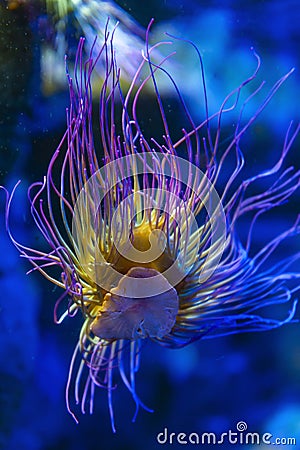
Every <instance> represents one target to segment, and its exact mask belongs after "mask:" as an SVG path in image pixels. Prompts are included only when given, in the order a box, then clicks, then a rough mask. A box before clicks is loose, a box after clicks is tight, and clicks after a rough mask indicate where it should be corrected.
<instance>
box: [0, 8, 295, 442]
mask: <svg viewBox="0 0 300 450" xmlns="http://www.w3.org/2000/svg"><path fill="white" fill-rule="evenodd" d="M98 3H99V4H101V1H100V0H99V2H98ZM103 3H107V2H103ZM116 4H117V5H119V6H120V7H121V8H123V9H124V11H127V12H128V13H129V14H130V15H131V16H132V17H133V18H134V19H135V20H137V21H138V22H139V23H140V24H141V25H142V26H144V27H145V26H147V24H148V22H149V20H150V19H151V18H152V17H154V18H155V27H156V28H155V29H154V31H153V32H154V33H157V35H158V36H162V33H163V32H164V31H168V32H170V33H171V34H175V35H176V36H178V37H182V38H186V39H189V40H191V41H192V42H194V43H195V44H196V45H197V46H198V47H199V50H200V51H201V53H202V55H203V60H204V66H205V71H206V78H207V84H208V97H209V103H210V107H211V109H212V110H217V108H218V107H219V106H220V104H221V102H222V101H223V99H224V97H225V95H226V94H227V93H228V92H230V91H231V90H232V89H233V88H235V87H236V86H237V84H238V83H239V82H241V80H242V79H243V78H244V77H243V74H248V73H249V72H251V70H253V67H254V61H253V56H252V53H251V50H250V48H251V47H252V46H253V47H254V48H255V50H256V51H257V52H258V54H259V55H260V56H261V58H262V69H261V72H262V74H261V76H262V78H263V79H266V81H267V83H269V84H270V86H271V84H272V83H274V82H275V81H276V80H277V79H278V78H280V77H281V76H282V75H283V74H284V73H286V72H287V71H288V70H290V68H291V67H294V66H295V67H296V71H295V73H294V74H293V75H292V77H291V78H290V79H289V80H288V81H287V82H286V83H285V84H284V86H283V87H282V88H281V90H280V92H278V93H277V94H276V97H275V98H274V99H273V100H272V103H271V105H270V106H269V107H268V108H267V109H266V110H265V111H264V112H263V114H262V115H261V116H260V117H259V118H258V119H257V121H256V123H255V125H254V127H253V128H251V130H249V131H248V132H247V136H246V139H245V140H244V143H243V149H244V151H245V154H246V156H248V155H250V156H248V159H250V160H251V161H253V167H255V168H256V167H269V166H270V165H272V163H274V162H275V161H276V160H277V159H276V158H277V157H278V154H279V152H280V150H281V148H282V142H283V139H284V135H285V132H286V129H287V127H288V124H289V122H290V120H292V119H295V121H297V120H299V116H300V109H299V98H300V28H299V23H300V7H299V4H298V2H297V1H296V0H294V1H283V0H282V1H279V0H269V1H247V2H238V1H224V2H222V7H220V2H217V1H210V2H208V1H206V2H205V1H200V0H192V1H179V0H172V1H171V0H164V1H163V0H149V1H147V2H143V1H134V0H127V1H121V0H120V1H118V2H116ZM51 14H52V13H51V10H48V12H47V11H46V9H45V6H44V5H43V4H42V3H40V2H34V1H32V2H30V1H28V2H26V1H23V2H22V1H17V0H16V1H7V2H1V4H0V86H1V89H0V185H1V184H3V185H5V186H6V187H7V188H8V189H10V190H11V189H12V187H13V186H14V185H15V183H16V182H17V181H18V180H19V179H22V183H21V185H20V186H19V188H18V190H17V192H16V196H15V199H14V205H13V207H12V217H11V223H12V224H13V226H12V228H13V230H14V235H15V236H16V237H17V238H18V240H19V241H21V242H29V243H31V244H32V245H33V246H34V245H36V243H37V242H39V241H42V238H41V237H40V235H39V234H38V232H37V231H36V230H35V228H34V226H33V223H32V220H31V218H30V213H29V210H28V206H27V203H26V195H27V194H26V190H27V187H28V185H29V184H30V183H32V182H34V181H36V180H41V179H42V177H43V176H44V174H45V172H46V170H47V166H48V163H49V159H50V157H51V155H52V153H53V152H54V150H55V148H56V147H57V145H58V143H59V141H60V139H61V137H62V135H63V133H64V131H65V126H66V125H65V120H66V119H65V109H66V107H67V106H68V101H69V100H68V92H67V87H66V84H64V81H63V75H62V77H61V78H60V77H59V73H62V74H63V72H64V61H63V54H62V55H61V57H62V66H61V67H60V66H56V65H55V69H56V72H57V73H56V75H57V78H51V77H50V74H48V79H47V67H49V66H47V64H45V60H46V59H47V58H48V51H49V48H50V47H51V45H52V44H53V43H54V42H55V34H56V32H57V29H56V27H55V20H56V19H55V17H54V18H52V17H49V16H48V15H51ZM53 14H54V13H53ZM70 15H71V16H72V12H71V13H70ZM65 33H66V35H67V37H66V41H67V42H68V52H69V54H70V55H71V57H72V54H73V56H74V52H75V50H76V45H77V41H78V37H79V36H80V31H78V27H77V28H76V27H74V26H72V21H71V19H70V24H69V25H68V26H67V27H66V29H65ZM53 48H55V49H56V50H57V46H56V47H55V45H53ZM74 49H75V50H74ZM177 60H178V61H179V66H178V83H179V85H180V88H181V92H182V94H183V96H184V97H185V98H186V100H187V102H188V104H189V107H190V109H191V111H192V114H193V116H194V118H195V121H196V122H197V121H200V120H201V117H202V118H203V110H201V104H198V103H197V100H196V97H197V96H196V95H195V92H196V86H197V84H196V83H197V82H196V81H195V80H193V76H194V73H195V71H194V70H193V68H194V66H193V64H194V63H193V60H192V59H191V56H190V53H189V52H186V50H184V49H182V48H181V47H179V49H178V53H177ZM49 64H50V66H51V63H49ZM48 70H49V71H50V70H51V69H50V67H49V69H48ZM50 78H51V79H50ZM165 95H166V98H168V96H170V93H169V92H166V93H165ZM169 101H170V104H171V105H172V97H171V96H170V98H169ZM149 105H150V106H149ZM149 105H146V104H145V109H147V108H150V107H151V99H149ZM174 105H175V104H174ZM202 106H203V105H202ZM174 120H178V121H180V115H179V114H178V115H176V111H175V113H174ZM224 126H225V127H228V133H230V130H231V124H230V123H225V124H224ZM153 134H154V135H155V130H154V131H153ZM253 143H255V145H254V144H253ZM288 159H289V162H290V163H292V162H293V164H294V165H295V166H296V167H299V137H298V140H297V141H296V143H295V145H294V148H293V150H292V151H291V154H290V155H289V157H288ZM249 170H250V172H251V167H250V169H249ZM224 176H226V175H225V174H224ZM0 207H1V212H3V211H4V208H5V196H4V194H3V193H2V192H1V193H0ZM298 212H299V194H298V197H297V198H294V199H293V200H292V201H291V202H290V203H289V204H288V205H285V208H284V215H283V214H282V210H281V209H280V208H279V210H278V211H277V213H276V214H273V216H272V218H271V219H270V218H269V220H268V221H265V222H261V225H260V226H261V228H260V230H259V232H258V233H257V236H255V239H256V241H257V245H258V246H259V243H260V240H261V239H263V237H264V236H266V235H268V233H270V230H273V231H274V230H277V229H278V230H279V232H280V230H282V229H284V228H285V227H286V226H290V225H291V223H293V220H294V218H295V216H296V215H297V213H298ZM295 245H298V247H299V248H300V241H299V238H298V241H297V240H293V246H295ZM0 247H1V258H0V288H1V290H0V448H3V449H7V450H16V449H22V450H39V449H41V450H58V449H61V450H68V449H70V450H77V449H78V450H79V449H86V450H92V449H93V450H97V449H99V450H102V449H116V450H127V449H128V450H137V449H144V450H148V449H149V450H150V449H154V448H160V447H165V446H167V447H169V448H182V445H180V444H179V443H173V444H170V443H169V444H167V443H166V444H159V443H158V442H157V435H158V433H161V432H163V430H164V429H165V428H167V429H168V433H169V434H170V433H172V432H175V433H177V434H178V433H179V432H185V433H191V432H196V433H199V434H201V433H204V432H214V433H216V434H217V435H221V433H223V432H227V431H228V430H229V429H231V430H234V431H235V430H236V424H237V423H238V422H241V421H244V422H245V423H246V424H247V426H248V430H249V431H253V432H258V433H261V434H263V433H267V432H268V433H272V434H273V436H276V437H285V438H289V437H293V438H296V440H297V443H298V444H297V445H296V446H287V445H278V446H276V448H300V330H299V323H296V322H295V323H292V324H289V325H286V326H284V327H282V328H279V329H276V330H273V331H268V332H264V333H251V334H250V333H247V334H246V333H245V334H239V335H235V336H226V337H222V338H217V339H212V340H203V341H199V342H196V343H195V344H193V345H190V346H188V347H187V348H184V349H182V350H166V349H163V348H160V347H158V346H154V345H151V343H146V344H145V345H144V347H143V352H142V364H141V368H140V371H139V374H138V378H137V390H138V392H139V394H140V397H141V398H142V400H143V401H144V402H145V403H146V404H147V406H149V407H151V408H153V409H154V411H155V412H154V413H153V414H151V413H148V412H146V411H140V413H139V415H138V416H137V419H136V422H135V423H134V424H132V423H131V416H132V415H133V414H134V405H131V399H130V396H129V394H128V393H127V392H125V390H118V391H116V394H115V397H114V404H115V405H116V408H115V411H116V426H117V434H116V435H113V434H112V431H111V426H110V421H109V415H108V413H107V400H106V392H105V391H104V390H103V392H100V393H98V395H97V398H96V408H95V413H94V415H92V416H90V415H89V414H86V415H85V416H81V417H80V423H79V425H76V424H75V422H74V421H73V419H72V418H71V416H70V415H69V414H68V413H67V410H66V407H65V396H64V388H65V383H66V378H67V373H68V368H69V362H70V358H71V354H72V351H73V347H74V345H75V343H76V340H77V336H78V332H79V329H80V318H79V317H78V319H72V320H67V321H66V322H65V323H64V324H63V325H61V326H57V325H55V324H54V322H53V307H54V303H55V300H56V299H57V297H59V295H60V293H59V290H58V289H56V288H53V286H52V285H50V284H49V283H48V282H47V281H46V280H43V279H42V278H41V277H40V276H38V275H36V274H34V273H33V274H31V275H29V276H26V274H25V273H26V271H27V270H28V269H29V267H28V264H26V261H24V260H22V259H20V258H19V255H18V254H17V251H16V250H15V248H14V247H13V245H12V244H11V242H10V241H9V239H8V237H7V235H6V232H5V221H4V213H1V224H0ZM283 250H284V251H285V252H286V251H288V250H289V249H287V248H284V249H283ZM279 257H280V256H279ZM298 316H299V314H298ZM211 446H212V445H207V448H209V447H211ZM185 447H193V448H194V447H196V448H197V447H200V448H201V445H198V446H197V445H192V444H190V445H189V444H187V445H185ZM216 447H217V446H216ZM220 447H221V448H224V449H230V448H237V449H242V448H251V450H256V449H258V448H259V449H264V448H268V446H267V445H266V446H265V447H264V446H263V445H259V446H255V445H248V446H246V445H240V444H230V443H227V444H223V445H220ZM202 448H206V447H204V446H202Z"/></svg>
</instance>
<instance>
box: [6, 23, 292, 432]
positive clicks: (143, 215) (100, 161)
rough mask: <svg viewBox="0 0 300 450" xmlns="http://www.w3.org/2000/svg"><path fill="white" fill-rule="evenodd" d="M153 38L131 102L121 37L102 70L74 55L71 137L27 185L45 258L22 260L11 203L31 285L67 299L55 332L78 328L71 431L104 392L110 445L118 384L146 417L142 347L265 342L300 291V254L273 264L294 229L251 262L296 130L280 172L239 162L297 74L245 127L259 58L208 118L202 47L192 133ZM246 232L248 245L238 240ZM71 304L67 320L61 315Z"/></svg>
mask: <svg viewBox="0 0 300 450" xmlns="http://www.w3.org/2000/svg"><path fill="white" fill-rule="evenodd" d="M150 25H151V24H150ZM149 30H150V26H149V28H148V31H147V37H146V47H145V51H144V52H142V53H141V55H140V64H139V66H138V69H137V70H136V72H135V74H134V76H133V77H132V80H131V83H130V86H129V87H128V89H127V91H126V92H124V90H122V89H121V86H120V82H119V80H120V70H119V66H118V61H117V58H116V55H115V52H114V31H112V32H111V31H108V28H106V29H105V31H104V36H105V40H104V44H103V46H102V47H101V49H100V51H99V53H98V56H97V58H94V57H93V55H94V49H93V47H92V50H91V54H90V57H89V58H88V59H87V61H84V59H83V47H84V39H81V40H80V42H79V46H78V51H77V57H76V65H75V70H74V76H73V77H72V76H71V75H70V74H69V72H68V70H67V79H68V84H69V90H70V106H69V108H68V110H67V130H66V132H65V134H64V136H63V139H62V140H61V142H60V144H59V146H58V148H57V149H56V150H55V152H54V154H53V156H52V158H51V161H50V163H49V167H48V171H47V175H46V176H45V178H44V180H43V181H42V182H38V183H34V184H33V185H31V186H30V188H29V194H28V197H29V201H30V206H31V214H32V217H33V219H34V221H35V224H36V226H37V227H38V229H39V231H40V232H41V234H42V235H43V236H44V238H45V240H46V243H47V245H48V247H49V251H43V250H38V249H32V248H28V247H26V246H24V245H23V244H21V243H19V242H17V241H16V239H15V238H14V237H13V235H12V232H11V227H10V223H9V213H10V209H11V207H12V205H11V202H12V198H13V194H14V191H15V189H16V188H15V189H14V190H13V192H12V194H11V195H9V194H8V193H7V209H6V219H7V229H8V232H9V234H10V237H11V239H12V241H13V243H14V245H15V246H16V247H17V249H18V250H19V251H20V253H21V255H22V256H23V257H25V258H26V259H27V260H29V262H30V263H31V264H32V265H33V269H31V271H36V270H37V271H39V272H40V273H41V274H42V275H44V276H45V277H46V278H47V279H48V280H50V281H51V282H52V283H54V284H55V285H57V286H59V287H60V288H61V289H62V290H63V293H62V295H61V297H60V298H59V299H58V300H57V301H56V305H55V309H54V318H55V322H56V323H61V322H62V321H63V320H64V319H65V318H66V317H73V316H74V315H75V314H76V313H78V312H80V313H81V314H82V316H83V325H82V328H81V332H80V336H79V339H78V343H77V345H76V347H75V351H74V354H73V356H72V360H71V364H70V372H69V377H68V382H67V387H66V401H67V408H68V411H69V412H70V413H71V414H72V416H73V417H74V419H75V420H76V421H77V417H76V415H75V413H74V412H73V406H72V402H73V401H71V398H72V396H71V393H72V392H74V395H75V402H76V404H79V405H80V407H81V411H82V413H84V412H85V410H86V405H87V403H89V411H90V413H92V412H93V402H94V395H95V389H96V388H97V387H100V388H105V389H106V390H107V395H108V406H109V412H110V419H111V424H112V429H113V431H115V422H114V412H113V403H112V393H113V389H114V387H115V377H117V375H118V374H119V376H120V378H121V380H122V381H123V383H124V384H125V386H126V388H127V389H128V390H129V392H130V393H131V395H132V397H133V399H134V401H135V403H136V413H137V410H138V407H139V406H142V407H143V408H145V409H148V408H147V407H146V406H145V405H144V404H143V403H142V402H141V400H140V398H139V396H138V394H137V392H136V384H135V377H136V372H137V370H138V366H139V359H140V350H141V344H142V342H143V341H145V340H147V339H150V340H152V341H154V342H155V343H157V344H159V345H162V346H165V347H169V348H179V347H182V346H185V345H187V344H190V343H192V342H194V341H196V340H198V339H201V338H209V337H214V336H221V335H225V334H231V333H239V332H245V331H260V330H269V329H271V328H275V327H278V326H281V325H282V324H285V323H287V322H289V321H291V320H292V318H293V317H294V313H295V307H296V299H295V293H296V291H297V290H298V289H299V287H298V283H297V280H298V278H299V274H300V272H299V271H297V270H294V266H295V262H296V261H297V260H298V259H299V256H300V255H299V252H298V253H297V252H294V253H293V254H292V255H291V254H287V255H286V256H285V257H284V258H280V259H279V260H277V261H275V262H274V258H273V256H274V254H275V253H276V249H277V248H278V247H279V246H280V244H282V243H283V242H284V241H285V240H286V239H288V238H293V237H295V236H296V235H297V234H299V232H300V227H299V225H298V219H297V220H296V222H295V224H294V225H293V226H292V227H290V228H288V229H286V230H285V231H283V232H281V233H280V234H279V235H277V236H275V237H272V239H271V240H270V241H269V242H268V243H266V244H265V245H264V246H262V248H260V249H257V248H255V251H253V249H252V243H253V240H254V239H253V237H254V236H255V226H256V223H257V222H258V220H259V218H260V217H261V215H262V214H264V213H266V212H267V211H269V210H271V209H272V208H275V207H277V206H279V205H282V204H283V203H285V202H286V200H287V199H288V198H289V197H290V196H291V195H292V194H293V193H294V192H295V191H296V189H297V188H298V186H299V173H300V172H299V171H297V170H294V169H293V167H289V166H288V165H286V163H285V160H286V156H287V154H288V152H289V151H290V148H291V146H292V144H293V142H294V141H295V139H296V137H297V135H298V133H299V129H300V125H299V124H298V125H296V126H295V125H293V124H292V123H291V124H290V125H289V126H288V130H287V133H286V135H285V138H284V142H283V148H282V151H281V153H280V155H279V157H278V160H277V162H276V164H275V165H273V167H271V168H270V169H268V170H264V171H262V172H260V173H258V174H256V175H255V176H251V177H250V178H246V177H245V176H244V175H243V178H242V179H241V174H243V172H244V171H243V170H242V169H243V168H244V163H245V160H244V156H243V153H242V151H241V148H240V141H241V138H242V137H243V136H244V135H245V133H246V131H247V130H248V129H249V127H250V126H251V125H252V123H253V122H254V121H255V119H256V118H257V116H258V115H259V114H260V113H261V112H262V111H263V109H264V108H265V107H266V106H267V105H268V103H269V101H270V100H271V98H272V97H273V95H274V94H275V92H276V91H277V90H278V89H279V87H280V86H281V84H282V83H283V82H284V81H285V80H286V79H287V78H288V77H289V76H290V75H291V73H292V72H293V70H291V71H290V72H289V73H287V74H286V75H284V76H283V77H282V78H281V79H280V80H279V81H277V83H276V84H275V85H274V86H273V87H272V88H271V89H270V90H269V91H268V92H267V93H266V95H265V97H264V99H263V100H262V101H261V103H260V105H259V106H258V107H257V110H256V112H255V114H254V115H253V116H252V117H251V119H250V120H248V121H246V122H244V121H243V120H242V113H243V110H244V108H246V106H247V104H248V102H249V101H252V100H253V99H254V98H256V96H257V95H258V94H261V93H262V92H263V89H264V83H262V84H260V85H258V86H257V85H255V79H256V76H257V73H258V70H259V68H260V58H259V57H258V56H257V55H256V53H255V52H254V51H253V55H254V60H255V61H256V68H255V70H254V72H253V74H251V76H249V78H248V79H246V80H245V81H243V82H242V83H241V84H240V85H239V86H238V87H237V88H236V89H235V90H234V91H233V92H231V93H230V94H229V95H228V96H227V97H226V98H225V100H224V101H223V103H222V105H221V107H220V109H219V111H217V112H216V113H215V114H213V115H209V113H208V110H209V109H208V102H207V95H206V87H205V78H204V72H203V65H202V59H201V56H200V54H199V52H198V50H197V49H196V48H195V47H194V48H195V51H196V56H197V58H199V67H200V69H201V72H200V73H201V74H202V81H203V86H202V88H203V93H204V95H203V98H204V105H205V111H206V116H205V118H204V119H203V122H202V123H200V124H195V123H194V121H193V119H192V117H191V115H190V113H189V111H188V108H187V106H186V104H185V102H184V100H183V98H182V96H181V94H180V91H179V88H178V86H177V85H176V83H175V82H174V79H173V78H172V76H171V74H170V73H168V72H167V71H166V69H165V67H164V64H165V61H166V60H168V59H169V58H172V57H174V54H172V53H171V54H170V55H169V56H167V57H165V58H163V59H162V60H160V61H156V60H155V61H154V60H153V55H156V56H157V55H159V54H161V53H160V50H159V52H156V49H157V48H158V47H160V46H162V45H168V44H170V42H164V43H158V44H155V45H154V46H153V47H150V46H149ZM187 45H189V44H187ZM103 57H104V61H105V78H104V81H103V83H102V85H101V87H100V93H99V94H97V93H96V92H95V88H94V85H93V89H92V76H93V72H94V69H95V66H96V65H97V61H98V59H99V58H102V60H103ZM158 75H159V76H164V77H167V79H168V80H169V82H170V84H171V85H172V86H173V88H174V93H175V94H176V96H177V99H178V105H179V106H178V108H179V107H180V109H181V111H182V117H183V121H184V124H185V125H184V128H183V129H182V130H181V137H179V138H176V139H173V138H172V133H173V132H174V131H173V129H172V128H171V126H170V124H169V123H168V119H167V116H168V114H167V112H166V109H165V106H164V101H163V99H162V97H161V96H160V93H159V87H158V86H159V83H158ZM252 83H254V88H253V90H252V91H251V90H250V86H251V84H252ZM149 85H150V86H152V91H153V94H154V96H155V100H156V104H157V110H155V112H153V117H154V116H155V117H156V118H157V117H159V119H160V121H161V125H162V128H163V133H162V136H161V138H160V137H159V136H155V137H154V136H153V132H152V129H151V122H150V121H149V122H142V121H141V120H140V113H139V111H140V110H141V109H142V108H146V107H147V106H146V105H147V103H146V98H145V97H144V95H143V94H144V92H145V89H146V88H147V92H148V93H149ZM246 85H247V86H248V90H247V96H246V98H245V99H244V100H243V102H242V105H241V107H240V115H239V118H238V120H237V121H236V123H235V127H234V132H233V134H232V135H231V136H230V135H229V136H227V137H226V140H224V139H223V130H222V126H221V123H222V116H223V115H224V114H228V113H230V112H231V111H233V110H234V109H236V107H237V105H238V103H239V100H240V97H241V95H242V92H243V90H244V87H245V86H246ZM249 92H250V93H249ZM147 95H148V94H147ZM96 101H98V102H99V117H98V119H99V124H98V126H97V127H95V126H94V125H93V124H94V121H93V116H94V110H95V108H94V105H95V103H93V102H96ZM173 128H174V127H173ZM176 132H178V130H176ZM149 136H150V137H149ZM274 178H275V179H274ZM262 180H263V181H264V183H260V182H261V181H262ZM268 180H269V181H268ZM256 182H259V183H258V185H256ZM253 185H254V186H256V188H255V189H253V190H252V186H253ZM262 186H263V189H261V190H260V191H259V189H260V188H262ZM241 219H245V220H243V229H245V228H246V230H247V232H246V240H245V242H243V240H242V239H241V238H240V236H239V223H240V221H241ZM65 300H67V307H66V309H65V312H63V313H62V314H59V310H60V309H61V308H62V304H63V302H64V301H65ZM276 304H286V305H287V312H286V314H285V316H284V318H280V319H279V318H278V317H277V316H276V314H274V316H273V315H272V316H271V317H270V316H269V315H267V317H266V313H268V314H270V313H271V314H273V313H272V311H273V310H272V308H266V307H267V306H270V305H271V306H272V305H276ZM136 413H135V415H134V417H135V416H136Z"/></svg>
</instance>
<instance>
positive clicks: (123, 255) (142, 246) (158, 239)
mask: <svg viewBox="0 0 300 450" xmlns="http://www.w3.org/2000/svg"><path fill="white" fill-rule="evenodd" d="M107 262H109V263H111V264H112V266H113V267H114V269H116V270H117V271H118V272H119V273H122V274H123V275H125V274H127V273H128V272H129V271H130V269H133V268H139V267H140V268H148V269H154V270H155V271H157V272H160V273H162V272H164V271H165V270H167V269H169V268H170V267H171V266H172V264H173V263H174V256H173V255H172V252H171V249H170V248H169V247H168V246H167V245H166V236H165V233H164V231H163V230H162V229H161V228H152V227H151V225H150V223H146V222H144V223H142V224H140V225H138V226H135V227H134V228H133V230H132V233H131V236H130V239H129V240H128V241H126V242H119V243H118V245H115V244H113V246H112V249H111V252H110V255H109V256H108V258H107ZM144 273H146V272H144ZM149 276H151V275H149ZM149 276H147V277H146V278H148V277H149Z"/></svg>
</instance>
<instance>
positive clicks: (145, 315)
mask: <svg viewBox="0 0 300 450" xmlns="http://www.w3.org/2000/svg"><path fill="white" fill-rule="evenodd" d="M151 287H152V288H153V289H154V290H156V289H157V288H158V287H159V289H160V291H162V292H161V293H160V294H158V295H149V293H150V294H151ZM141 292H142V294H143V296H141ZM137 294H138V297H137V296H136V295H137ZM178 309H179V298H178V295H177V292H176V289H174V288H173V287H172V286H171V285H170V284H169V282H168V281H167V279H166V278H165V277H164V276H163V275H162V274H161V273H160V272H158V271H157V270H155V269H152V268H149V267H147V268H146V267H133V268H131V269H129V271H128V272H127V274H126V275H125V276H124V277H123V278H122V279H121V280H120V282H119V284H118V286H117V287H116V288H113V289H112V290H111V292H108V293H107V294H106V295H105V296H104V301H103V303H102V305H101V307H100V308H99V311H98V314H97V317H96V319H94V321H93V322H92V323H91V326H90V329H91V331H92V332H93V333H94V334H95V335H96V336H97V337H99V338H102V339H106V340H116V339H129V340H136V339H144V338H162V337H164V336H165V335H167V334H168V333H170V332H171V330H172V328H173V326H174V324H175V322H176V316H177V314H178Z"/></svg>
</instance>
